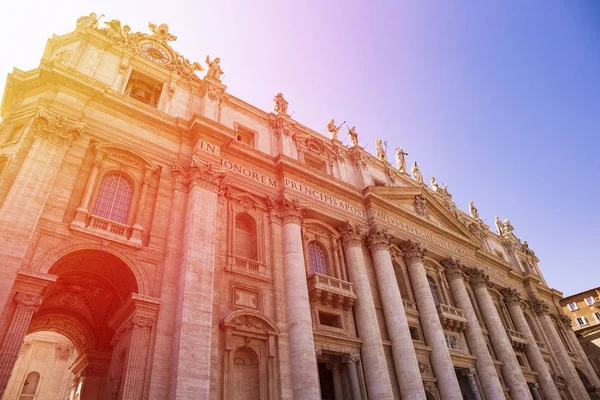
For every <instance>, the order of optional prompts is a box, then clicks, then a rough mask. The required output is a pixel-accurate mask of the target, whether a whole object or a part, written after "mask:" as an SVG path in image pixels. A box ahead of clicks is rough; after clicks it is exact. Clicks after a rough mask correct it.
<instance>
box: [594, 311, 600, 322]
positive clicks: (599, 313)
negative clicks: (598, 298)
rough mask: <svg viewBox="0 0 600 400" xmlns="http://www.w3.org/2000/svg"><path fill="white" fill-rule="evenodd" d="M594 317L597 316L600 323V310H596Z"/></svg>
mask: <svg viewBox="0 0 600 400" xmlns="http://www.w3.org/2000/svg"><path fill="white" fill-rule="evenodd" d="M594 318H596V322H598V323H600V312H595V313H594Z"/></svg>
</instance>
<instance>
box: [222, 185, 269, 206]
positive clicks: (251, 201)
mask: <svg viewBox="0 0 600 400" xmlns="http://www.w3.org/2000/svg"><path fill="white" fill-rule="evenodd" d="M229 199H230V200H231V201H232V202H234V203H235V204H236V205H239V206H240V207H242V208H244V209H246V210H250V209H261V210H263V211H266V209H267V205H266V203H265V201H264V200H263V199H261V198H260V197H258V196H255V195H253V194H251V193H248V192H244V191H242V190H239V189H236V188H231V189H230V190H229Z"/></svg>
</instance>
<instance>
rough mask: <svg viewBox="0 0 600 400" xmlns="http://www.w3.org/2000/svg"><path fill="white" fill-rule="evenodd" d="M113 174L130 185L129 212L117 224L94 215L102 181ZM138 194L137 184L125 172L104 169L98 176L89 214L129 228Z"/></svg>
mask: <svg viewBox="0 0 600 400" xmlns="http://www.w3.org/2000/svg"><path fill="white" fill-rule="evenodd" d="M115 174H116V175H120V176H121V177H123V179H125V180H126V181H127V182H129V184H130V185H131V197H130V204H129V210H128V212H127V218H126V221H125V222H119V221H117V220H113V219H110V218H107V217H103V216H101V215H98V214H96V212H95V210H96V206H97V204H98V199H99V197H100V194H101V189H102V183H103V182H104V179H105V178H106V177H108V176H110V175H115ZM138 193H139V188H138V182H137V181H136V180H135V179H134V178H133V177H132V176H131V175H130V174H128V173H127V172H124V171H122V170H118V169H114V168H110V169H105V170H104V171H102V173H101V174H100V176H99V177H98V180H97V182H96V187H95V189H94V196H93V199H92V202H91V203H90V211H89V214H90V215H91V216H94V217H98V218H103V219H106V220H109V221H111V222H114V223H117V224H121V225H126V226H129V227H130V226H132V225H133V218H134V215H135V214H136V213H137V208H138V204H137V202H138V198H137V197H138ZM113 201H114V200H113Z"/></svg>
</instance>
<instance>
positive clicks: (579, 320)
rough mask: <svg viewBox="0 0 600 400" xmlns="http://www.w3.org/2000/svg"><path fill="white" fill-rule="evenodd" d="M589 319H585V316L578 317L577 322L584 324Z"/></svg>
mask: <svg viewBox="0 0 600 400" xmlns="http://www.w3.org/2000/svg"><path fill="white" fill-rule="evenodd" d="M587 323H588V322H587V319H585V317H577V324H578V325H579V326H584V325H587Z"/></svg>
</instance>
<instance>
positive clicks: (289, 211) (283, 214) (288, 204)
mask: <svg viewBox="0 0 600 400" xmlns="http://www.w3.org/2000/svg"><path fill="white" fill-rule="evenodd" d="M267 207H268V209H269V211H272V212H274V213H275V215H276V216H278V217H279V218H282V221H283V224H284V225H285V224H298V225H300V224H301V223H302V218H303V217H304V214H306V210H307V209H308V206H306V205H304V204H300V202H299V201H298V200H296V199H290V198H288V197H287V196H286V195H283V197H282V199H281V200H275V199H273V198H272V197H267Z"/></svg>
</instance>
